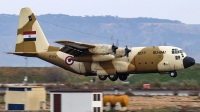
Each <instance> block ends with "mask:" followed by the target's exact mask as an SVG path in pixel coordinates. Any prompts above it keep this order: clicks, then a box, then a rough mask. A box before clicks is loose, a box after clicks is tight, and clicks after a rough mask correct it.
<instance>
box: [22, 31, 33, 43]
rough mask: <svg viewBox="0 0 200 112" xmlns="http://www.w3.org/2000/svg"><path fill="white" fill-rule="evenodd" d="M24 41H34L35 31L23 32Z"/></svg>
mask: <svg viewBox="0 0 200 112" xmlns="http://www.w3.org/2000/svg"><path fill="white" fill-rule="evenodd" d="M23 35H24V41H36V31H25V32H24V33H23Z"/></svg>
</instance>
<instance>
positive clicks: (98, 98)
mask: <svg viewBox="0 0 200 112" xmlns="http://www.w3.org/2000/svg"><path fill="white" fill-rule="evenodd" d="M50 98H51V100H50V101H51V112H102V107H103V106H102V103H103V102H102V91H100V90H80V89H77V90H76V89H75V90H58V91H50Z"/></svg>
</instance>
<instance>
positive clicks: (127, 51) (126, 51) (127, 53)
mask: <svg viewBox="0 0 200 112" xmlns="http://www.w3.org/2000/svg"><path fill="white" fill-rule="evenodd" d="M124 51H125V54H124V56H126V57H128V56H129V52H131V50H130V49H128V47H127V46H126V47H125V49H124Z"/></svg>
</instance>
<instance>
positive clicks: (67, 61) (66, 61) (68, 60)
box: [65, 56, 74, 65]
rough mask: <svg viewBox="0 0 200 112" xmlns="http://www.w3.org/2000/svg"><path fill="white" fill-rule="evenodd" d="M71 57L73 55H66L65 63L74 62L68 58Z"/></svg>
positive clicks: (70, 63)
mask: <svg viewBox="0 0 200 112" xmlns="http://www.w3.org/2000/svg"><path fill="white" fill-rule="evenodd" d="M72 57H73V56H67V57H66V58H65V63H66V64H67V65H72V64H73V63H74V61H73V60H71V59H70V58H72Z"/></svg>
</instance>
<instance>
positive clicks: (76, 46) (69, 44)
mask: <svg viewBox="0 0 200 112" xmlns="http://www.w3.org/2000/svg"><path fill="white" fill-rule="evenodd" d="M55 43H58V44H61V45H64V47H62V48H61V49H60V51H62V52H65V53H68V54H71V55H74V56H78V55H81V54H91V53H90V52H89V51H88V49H89V48H94V47H96V46H95V45H92V44H86V43H80V42H74V41H56V42H55Z"/></svg>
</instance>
